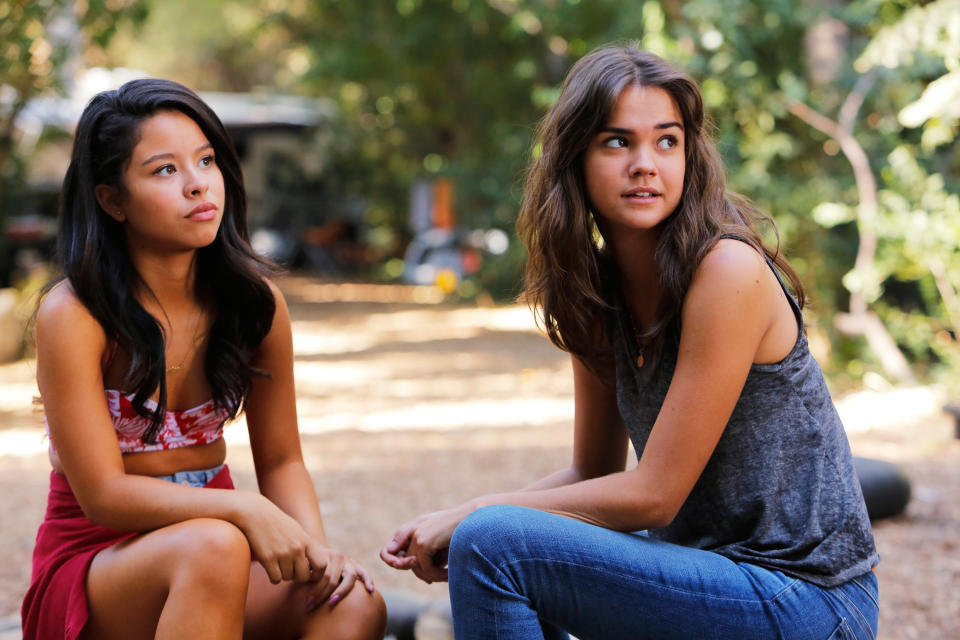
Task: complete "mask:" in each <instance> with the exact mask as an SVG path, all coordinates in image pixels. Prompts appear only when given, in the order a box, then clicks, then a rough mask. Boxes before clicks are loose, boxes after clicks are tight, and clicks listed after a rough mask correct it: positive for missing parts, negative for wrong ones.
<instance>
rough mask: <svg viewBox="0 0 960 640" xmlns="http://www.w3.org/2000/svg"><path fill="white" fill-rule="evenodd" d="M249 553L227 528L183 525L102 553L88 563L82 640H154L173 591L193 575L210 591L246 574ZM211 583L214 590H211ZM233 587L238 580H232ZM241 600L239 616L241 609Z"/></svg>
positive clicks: (208, 523) (217, 523) (199, 522)
mask: <svg viewBox="0 0 960 640" xmlns="http://www.w3.org/2000/svg"><path fill="white" fill-rule="evenodd" d="M249 554H250V552H249V547H248V546H247V543H246V538H245V537H244V536H243V533H242V532H241V531H240V530H239V529H237V528H236V527H234V526H233V525H232V524H230V523H229V522H226V521H223V520H214V519H206V518H200V519H195V520H186V521H183V522H178V523H176V524H173V525H170V526H167V527H162V528H160V529H157V530H155V531H151V532H149V533H145V534H143V535H140V536H137V537H135V538H131V539H129V540H125V541H123V542H120V543H118V544H116V545H113V546H112V547H108V548H107V549H104V550H103V551H101V552H100V553H98V554H97V555H96V556H94V558H93V561H92V562H91V563H90V568H89V570H88V572H87V579H86V592H87V609H88V614H89V615H88V621H87V625H86V626H85V627H84V633H83V637H84V638H114V637H116V638H124V639H133V638H153V637H154V634H155V632H156V628H157V624H158V621H159V620H160V616H161V613H162V612H163V611H164V608H165V606H166V605H167V604H168V602H170V601H171V599H172V598H171V587H172V585H175V584H179V582H178V581H181V578H182V577H183V576H184V575H187V576H188V577H189V574H194V575H196V576H198V578H199V579H200V580H202V581H205V582H207V583H211V584H210V585H209V588H210V589H213V588H215V587H216V586H217V585H221V586H222V592H223V594H224V597H227V595H228V594H229V593H230V591H229V589H228V588H227V587H228V584H227V583H228V581H229V580H230V578H231V576H233V577H234V578H237V579H238V578H239V577H241V576H243V577H244V579H245V575H246V573H248V572H249V564H250V555H249ZM214 581H216V582H217V584H216V585H215V584H212V583H214ZM234 582H236V579H235V580H234ZM244 589H245V585H242V586H241V588H240V589H234V590H233V591H234V593H235V594H239V601H238V602H236V604H235V607H236V610H237V615H238V616H239V615H240V609H241V607H242V606H243V600H242V596H243V593H244Z"/></svg>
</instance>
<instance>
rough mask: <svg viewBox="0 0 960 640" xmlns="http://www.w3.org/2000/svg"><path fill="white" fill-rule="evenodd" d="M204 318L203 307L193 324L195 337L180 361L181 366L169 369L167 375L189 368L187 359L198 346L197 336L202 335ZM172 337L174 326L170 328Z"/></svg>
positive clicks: (198, 310) (198, 311) (199, 309)
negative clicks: (201, 326)
mask: <svg viewBox="0 0 960 640" xmlns="http://www.w3.org/2000/svg"><path fill="white" fill-rule="evenodd" d="M202 318H203V307H198V308H197V318H196V321H194V323H193V336H192V337H191V340H190V344H189V346H188V347H187V351H186V353H185V354H184V356H183V359H182V360H181V361H180V364H175V365H173V366H172V367H167V369H166V373H174V372H175V371H181V370H182V369H183V368H184V367H186V366H187V358H189V357H190V355H191V354H192V353H193V347H194V346H196V344H197V336H198V335H199V333H200V320H201V319H202ZM170 335H171V336H172V335H173V326H172V325H171V326H170Z"/></svg>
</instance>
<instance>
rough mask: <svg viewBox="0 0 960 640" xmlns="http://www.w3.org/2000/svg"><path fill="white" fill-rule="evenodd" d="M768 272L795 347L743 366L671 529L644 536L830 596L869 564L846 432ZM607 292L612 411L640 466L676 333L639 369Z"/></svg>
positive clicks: (623, 319)
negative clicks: (826, 590) (729, 410)
mask: <svg viewBox="0 0 960 640" xmlns="http://www.w3.org/2000/svg"><path fill="white" fill-rule="evenodd" d="M768 264H770V262H769V260H768ZM770 268H771V269H773V271H774V273H775V274H776V275H777V279H778V280H780V285H781V287H782V288H783V291H784V293H785V294H786V296H787V298H788V299H789V300H790V304H791V306H792V307H793V310H794V314H795V315H796V318H797V324H798V327H799V332H798V337H797V341H796V343H795V344H794V346H793V349H792V350H791V351H790V353H789V354H788V355H787V357H786V358H784V359H783V360H781V361H780V362H777V363H774V364H754V365H753V366H752V367H751V368H750V372H749V375H748V376H747V380H746V382H745V384H744V386H743V391H742V392H741V393H740V398H739V400H738V401H737V404H736V407H735V408H734V410H733V414H732V415H731V417H730V420H729V422H728V423H727V425H726V427H725V428H724V431H723V434H722V436H721V438H720V441H719V443H718V444H717V447H716V449H715V450H714V452H713V455H712V456H711V457H710V460H709V461H708V463H707V465H706V467H705V468H704V470H703V474H702V475H701V476H700V478H699V480H698V481H697V483H696V485H695V486H694V488H693V491H691V493H690V496H689V497H688V498H687V500H686V502H685V503H684V505H683V507H681V509H680V512H679V513H678V514H677V516H676V518H675V519H674V520H673V522H672V523H670V525H668V526H667V527H664V528H662V529H653V530H651V531H650V532H649V534H650V536H651V537H653V538H657V539H660V540H665V541H668V542H672V543H676V544H681V545H685V546H688V547H696V548H698V549H705V550H709V551H714V552H716V553H719V554H721V555H723V556H726V557H728V558H730V559H732V560H734V561H736V562H749V563H752V564H756V565H759V566H762V567H767V568H770V569H775V570H778V571H782V572H784V573H786V574H790V575H793V576H796V577H798V578H802V579H804V580H807V581H810V582H812V583H814V584H818V585H821V586H824V587H831V586H835V585H838V584H841V583H843V582H846V581H847V580H849V579H851V578H854V577H856V576H858V575H862V574H864V573H866V572H867V571H870V569H871V568H872V567H873V566H874V565H876V564H877V562H878V561H879V556H878V555H877V551H876V548H875V546H874V541H873V533H872V531H871V528H870V520H869V518H868V516H867V509H866V506H865V505H864V501H863V494H862V493H861V490H860V483H859V481H858V480H857V477H856V474H855V472H854V466H853V458H852V456H851V453H850V446H849V443H848V442H847V437H846V433H845V432H844V429H843V425H842V424H841V422H840V417H839V415H838V414H837V411H836V408H835V407H834V405H833V401H832V399H831V397H830V392H829V391H828V390H827V386H826V384H825V382H824V379H823V373H822V371H821V370H820V367H819V365H818V364H817V362H816V361H815V360H814V359H813V356H812V355H811V354H810V350H809V348H808V345H807V339H806V336H805V335H804V329H803V317H802V315H801V312H800V308H799V306H798V305H797V303H796V301H795V300H794V299H793V297H792V296H791V295H790V293H789V292H788V291H787V288H786V287H785V286H784V284H783V280H782V279H781V278H780V275H779V273H777V271H776V269H774V267H773V265H772V264H770ZM611 292H612V295H611V298H612V300H611V302H612V304H613V306H614V311H612V312H611V313H610V318H609V319H610V322H609V325H608V327H609V335H610V340H611V343H612V345H613V350H614V356H615V365H616V391H617V404H618V407H619V410H620V415H621V416H622V418H623V422H624V425H625V426H626V429H627V433H628V434H629V436H630V439H631V441H632V442H633V446H634V448H635V449H636V452H637V457H638V459H639V457H640V456H641V454H642V453H643V449H644V446H645V444H646V441H647V438H648V437H649V435H650V431H651V429H652V428H653V425H654V422H655V421H656V419H657V414H658V413H659V411H660V407H661V405H662V404H663V400H664V398H665V396H666V393H667V389H668V387H669V386H670V382H671V379H672V377H673V372H674V368H675V367H676V361H677V349H678V345H679V342H678V340H679V330H675V331H673V332H672V334H673V337H672V338H668V339H667V340H666V341H665V343H664V345H663V348H662V350H661V354H660V357H659V359H658V361H657V362H655V363H645V366H644V367H643V368H642V369H641V368H638V367H637V366H636V359H637V355H638V346H637V341H636V337H635V334H634V331H633V323H632V322H631V319H630V315H629V312H628V311H627V310H626V305H625V304H624V301H623V297H622V292H621V291H620V287H619V286H618V285H616V284H614V286H612V287H611ZM677 328H678V327H677Z"/></svg>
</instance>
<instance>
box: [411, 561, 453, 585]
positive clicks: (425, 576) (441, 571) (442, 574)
mask: <svg viewBox="0 0 960 640" xmlns="http://www.w3.org/2000/svg"><path fill="white" fill-rule="evenodd" d="M413 575H415V576H417V577H418V578H420V579H421V580H423V581H424V582H426V583H427V584H433V583H434V582H446V581H447V568H446V567H437V566H436V565H430V566H427V567H421V566H420V565H416V566H415V567H413Z"/></svg>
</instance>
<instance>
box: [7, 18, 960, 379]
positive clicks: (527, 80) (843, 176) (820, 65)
mask: <svg viewBox="0 0 960 640" xmlns="http://www.w3.org/2000/svg"><path fill="white" fill-rule="evenodd" d="M4 2H6V3H7V4H3V3H4ZM118 4H127V3H124V2H120V0H104V2H101V3H99V4H98V3H95V2H92V1H91V2H90V3H89V4H88V5H87V7H88V8H87V13H88V14H90V16H89V20H88V19H87V17H84V18H83V20H82V22H83V24H84V25H86V26H85V27H84V28H85V29H88V30H90V33H91V34H92V35H91V37H92V38H93V40H97V39H98V37H99V36H97V35H96V34H104V35H109V36H113V39H112V41H111V45H110V46H109V47H108V48H106V49H105V50H104V51H103V52H101V56H100V58H99V60H100V62H102V63H106V64H112V65H118V66H119V65H124V66H134V67H139V68H144V69H147V70H148V71H150V72H151V73H154V74H155V75H162V76H167V77H172V78H174V79H178V80H181V81H183V82H185V83H186V84H188V85H191V86H194V87H197V88H199V89H204V90H209V89H223V90H239V91H259V90H262V89H267V90H271V91H284V92H289V93H297V94H302V95H312V96H321V97H325V98H329V99H331V100H334V101H335V102H336V104H337V106H338V116H337V118H338V120H337V122H336V123H335V125H334V127H333V128H332V130H331V131H328V132H325V133H324V135H323V136H321V138H322V140H321V143H322V145H323V146H324V148H325V152H326V154H327V156H328V158H329V160H328V161H327V162H326V164H325V165H324V167H325V168H324V180H325V184H326V185H331V186H332V187H334V188H335V189H336V190H338V191H339V192H340V194H339V195H340V196H341V200H342V201H347V200H349V201H351V202H358V201H362V202H363V206H364V207H365V210H366V220H367V223H368V224H369V225H371V226H372V227H373V228H374V232H373V233H372V234H371V237H372V238H374V239H375V240H376V244H377V246H378V247H379V248H381V249H383V250H386V251H389V250H390V249H391V248H394V249H396V248H399V247H401V246H402V244H403V238H404V237H405V236H407V235H408V234H409V230H408V229H407V214H408V212H407V208H408V204H409V189H410V185H411V184H412V183H413V182H414V181H415V180H417V179H420V178H424V177H439V176H446V177H450V178H452V179H453V180H454V181H455V183H456V205H455V209H456V214H457V217H458V220H459V223H460V224H461V225H462V226H464V227H467V228H489V227H498V228H502V229H505V230H507V231H508V232H510V233H511V234H512V228H513V224H514V221H515V218H516V212H517V209H518V207H519V202H520V197H521V188H522V177H523V171H524V168H525V166H526V165H527V163H528V161H529V158H530V153H531V144H532V135H533V132H534V128H535V125H536V122H537V121H538V119H539V118H540V117H541V116H542V115H543V114H544V113H545V111H546V109H547V108H548V107H549V106H550V104H552V102H553V100H555V99H556V96H557V93H558V87H559V83H560V82H561V80H562V78H563V77H564V75H565V74H566V72H567V70H568V69H569V67H570V66H571V65H572V64H573V62H574V61H575V60H576V59H578V58H579V57H580V56H582V55H584V54H585V53H587V52H588V51H590V50H591V49H593V48H594V47H596V46H598V45H601V44H605V43H610V42H619V43H626V42H630V41H639V42H640V43H641V44H642V46H644V47H646V48H648V49H650V50H652V51H654V52H655V53H658V54H660V55H662V56H664V57H666V58H667V59H669V60H671V61H673V62H674V63H676V64H677V65H679V66H680V67H682V68H684V69H685V70H687V71H688V72H689V73H690V74H691V75H693V76H694V77H695V78H696V79H697V80H698V81H699V82H700V83H701V86H702V88H703V93H704V98H705V100H706V104H707V107H708V111H709V113H710V115H711V117H712V119H713V124H714V132H715V138H716V140H717V143H718V147H719V149H720V152H721V154H722V156H723V158H724V160H725V162H726V164H727V168H728V184H729V187H730V189H731V190H734V191H737V192H741V193H744V194H745V195H747V196H749V197H751V198H753V199H754V200H755V201H756V202H757V204H758V205H759V206H760V208H762V209H763V210H765V211H767V212H769V213H770V214H772V215H773V217H774V218H775V219H776V221H777V225H778V227H779V231H780V237H781V239H782V241H783V243H784V246H785V248H786V252H787V254H788V257H789V258H790V259H791V260H792V262H793V264H794V266H795V267H796V268H797V269H798V271H799V272H800V274H801V276H802V278H803V280H804V282H805V283H806V284H807V286H808V289H809V293H810V294H811V297H812V300H813V306H812V308H811V313H812V315H813V316H814V318H816V319H819V321H820V322H819V330H822V331H824V332H825V333H826V334H828V336H829V338H830V341H831V344H833V345H834V349H833V359H834V361H833V363H831V366H832V368H833V371H834V372H843V374H844V375H849V376H851V377H853V378H856V377H858V376H859V375H862V374H863V372H864V371H866V370H869V369H870V368H872V367H874V366H875V361H874V359H873V358H872V357H871V355H870V354H869V353H868V352H867V350H866V343H865V342H864V341H863V340H862V339H861V338H850V337H843V336H840V335H839V334H837V333H836V332H835V331H834V330H833V328H832V323H831V322H830V319H831V318H832V317H833V315H834V314H835V313H836V312H837V311H842V310H845V309H846V308H847V306H848V299H849V295H850V289H851V288H856V283H854V282H852V278H853V276H851V275H846V276H845V274H849V272H850V271H851V269H852V267H853V262H854V257H855V255H856V252H857V244H858V240H859V236H858V228H857V224H858V223H857V222H856V211H857V206H858V204H859V201H858V192H857V189H856V184H855V181H854V176H853V171H852V169H851V166H850V163H849V161H848V160H847V159H846V158H845V157H844V155H843V154H842V153H841V152H840V148H839V146H838V144H837V142H836V141H835V140H831V139H830V138H828V136H827V135H825V134H824V133H821V132H820V131H818V130H815V129H813V128H812V127H811V126H810V125H808V124H807V123H806V122H804V121H802V120H800V119H799V118H798V117H796V116H794V115H793V114H792V113H791V112H790V111H789V109H788V107H789V105H790V104H791V102H793V101H799V102H802V103H804V104H806V105H808V106H809V107H810V108H812V109H814V110H816V111H817V112H819V113H820V114H823V115H824V116H826V117H828V118H831V119H833V120H839V119H840V114H839V111H840V109H841V107H842V105H843V104H844V101H845V100H846V99H847V97H848V96H849V95H850V93H851V92H852V91H854V89H855V87H856V86H857V82H858V80H860V79H861V78H862V76H863V74H864V73H866V72H867V71H868V70H869V69H871V68H878V69H879V72H878V73H877V76H876V78H875V82H874V84H873V85H872V87H871V88H870V90H869V91H867V92H866V94H865V97H864V102H863V104H862V106H861V107H860V109H859V115H858V117H857V118H856V119H855V121H854V122H853V129H852V133H853V136H854V137H855V138H856V140H857V142H858V143H859V144H860V146H861V147H862V148H863V149H864V151H865V153H866V155H867V156H868V157H869V159H870V163H871V168H872V173H873V175H874V176H875V177H876V179H877V186H878V197H879V211H878V218H877V220H876V221H875V225H876V232H877V234H878V243H879V244H878V249H877V254H876V259H875V264H874V265H873V270H874V272H875V273H874V275H873V279H874V281H875V282H874V285H873V286H872V288H871V290H870V292H869V300H870V302H871V308H872V309H873V310H874V311H876V312H877V313H878V314H879V315H880V317H881V318H882V319H883V320H884V322H885V323H886V325H887V327H888V328H889V330H890V331H891V333H892V335H893V336H894V338H895V339H896V340H897V341H898V344H899V345H900V346H901V348H902V349H903V350H904V351H905V352H906V353H907V354H908V355H909V356H910V357H911V359H912V362H914V363H915V364H916V366H917V368H918V369H919V370H922V371H923V372H927V373H931V374H934V375H938V376H941V375H947V374H946V373H944V372H946V371H956V369H955V367H956V364H957V363H958V362H960V353H958V350H957V346H956V345H957V342H956V338H957V331H958V330H960V326H958V325H960V320H958V318H960V309H958V308H957V301H956V291H957V289H958V288H960V275H958V274H960V254H958V247H960V210H958V195H960V192H958V188H957V184H958V175H957V174H958V159H960V155H958V154H960V147H958V145H957V143H956V142H955V138H956V135H955V134H956V133H957V129H958V120H960V113H958V112H957V108H958V107H957V106H956V105H958V104H960V97H958V94H960V75H958V74H960V41H958V39H960V18H958V16H960V8H958V7H960V0H937V1H935V2H929V3H925V4H923V5H922V6H916V4H917V3H914V2H911V1H909V0H852V1H851V2H848V3H831V2H823V1H814V0H810V1H807V2H801V3H798V2H794V1H792V0H730V1H729V2H723V3H720V2H716V0H689V1H685V2H681V1H680V0H662V1H660V2H655V1H653V0H647V1H645V2H639V3H623V2H615V1H614V0H591V1H589V2H587V1H586V0H389V1H386V2H384V1H383V0H322V1H319V2H310V1H308V0H289V1H286V2H280V1H277V0H245V1H243V2H238V1H236V0H210V1H209V2H203V3H196V2H194V3H186V2H160V1H159V0H152V1H149V2H142V3H136V4H137V6H138V7H146V8H147V9H149V16H148V17H147V22H145V23H144V25H145V26H144V28H143V29H142V30H134V29H131V28H129V27H126V26H122V25H121V28H120V29H119V31H117V32H116V33H115V32H114V29H113V27H110V26H109V21H108V22H104V23H103V24H102V25H101V26H100V27H98V26H96V25H100V24H101V23H100V22H98V21H101V20H108V18H107V17H104V16H105V15H106V14H107V13H108V12H107V11H105V9H104V7H107V6H109V7H113V8H116V7H115V5H118ZM34 5H37V6H42V7H45V10H44V11H40V10H39V9H34ZM63 6H66V5H65V3H60V2H55V1H54V0H48V1H47V2H40V3H32V4H30V3H22V2H21V3H15V4H13V5H11V4H10V3H9V0H0V15H6V14H9V13H10V11H11V10H10V7H19V9H18V11H20V12H21V14H23V15H27V14H28V13H29V14H30V15H32V16H34V18H33V20H34V21H35V22H36V20H41V18H40V17H39V16H41V14H42V15H43V16H50V15H55V14H56V11H50V9H51V7H53V8H56V7H63ZM127 9H130V7H127ZM5 10H6V14H5V13H4V11H5ZM141 10H146V9H141ZM110 15H111V16H113V14H110ZM47 19H48V18H43V20H47ZM109 19H113V18H112V17H110V18H109ZM24 20H26V18H24ZM43 24H44V25H46V24H48V23H47V22H44V23H43ZM112 24H114V25H115V24H116V22H114V23H112ZM108 27H109V28H108ZM8 28H9V27H8V24H7V22H6V21H5V20H0V42H3V43H4V46H7V49H6V50H4V51H7V50H9V51H14V48H13V45H9V46H8V45H7V43H8V42H17V43H19V44H17V45H16V46H17V47H18V48H17V49H16V51H17V52H19V53H17V55H18V56H21V57H22V56H23V55H27V54H23V51H27V52H28V53H29V47H27V48H26V49H24V47H25V46H27V45H25V44H24V43H25V42H26V40H23V39H22V38H21V39H19V40H18V39H16V38H12V39H11V38H10V37H8V36H7V35H6V33H5V32H4V31H3V30H4V29H8ZM25 28H26V27H23V28H21V31H23V29H25ZM31 28H32V29H36V28H37V27H31ZM44 28H45V29H46V28H47V27H44ZM23 32H24V33H26V32H25V31H23ZM52 51H55V47H54V49H53V50H52ZM32 55H33V54H29V56H28V57H27V58H22V60H21V62H19V63H18V64H19V65H20V67H23V68H26V67H24V65H27V66H29V64H33V58H32V57H30V56H32ZM56 55H60V54H59V53H55V52H52V53H51V54H50V57H49V60H50V61H51V62H50V64H51V65H53V68H60V67H61V63H62V62H64V61H65V60H66V58H65V57H63V56H62V55H60V57H55V56H56ZM19 59H20V58H18V60H19ZM23 60H26V61H27V62H24V61H23ZM2 64H8V63H7V62H6V61H4V62H3V63H2ZM9 68H12V67H9ZM38 69H39V67H38ZM0 73H2V74H3V75H0V77H3V78H4V80H3V84H4V85H11V86H13V85H12V84H11V81H9V80H7V79H6V77H7V74H9V73H10V72H9V71H8V67H3V68H2V69H0ZM41 75H42V76H43V79H37V78H40V76H41ZM51 75H52V77H54V79H55V77H56V74H49V73H47V74H35V75H34V76H32V77H34V78H35V79H36V82H38V83H42V82H46V81H51V82H52V81H53V80H50V77H51ZM38 86H39V85H38ZM41 90H46V89H45V88H43V87H40V88H38V89H35V90H33V94H36V93H37V92H38V91H41ZM24 95H26V93H24ZM8 104H10V102H9V101H3V100H2V99H0V108H3V105H8ZM0 115H3V114H0ZM327 195H329V196H330V197H331V201H334V200H335V198H334V197H333V196H334V195H336V194H327ZM512 237H513V238H514V241H513V243H512V244H511V247H510V250H509V251H508V252H507V254H506V255H504V256H501V257H499V258H497V259H492V260H488V261H487V262H485V264H484V269H483V270H482V271H481V272H480V274H479V275H478V276H477V278H476V279H475V280H474V281H473V282H472V283H470V284H468V285H464V286H462V287H461V289H460V291H459V293H460V294H461V295H463V296H465V297H473V296H474V295H476V294H477V293H478V292H480V291H488V292H493V293H494V294H495V295H498V296H505V297H510V296H512V295H513V294H515V293H516V291H517V290H518V287H519V282H520V265H521V264H522V261H523V249H522V247H520V246H519V244H518V243H517V241H516V239H515V236H512ZM397 266H398V263H397V262H396V258H395V257H394V260H393V261H390V262H385V263H384V267H383V269H382V272H383V273H384V274H385V275H387V276H391V277H395V276H396V275H397V273H398V269H397ZM845 282H846V286H845Z"/></svg>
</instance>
